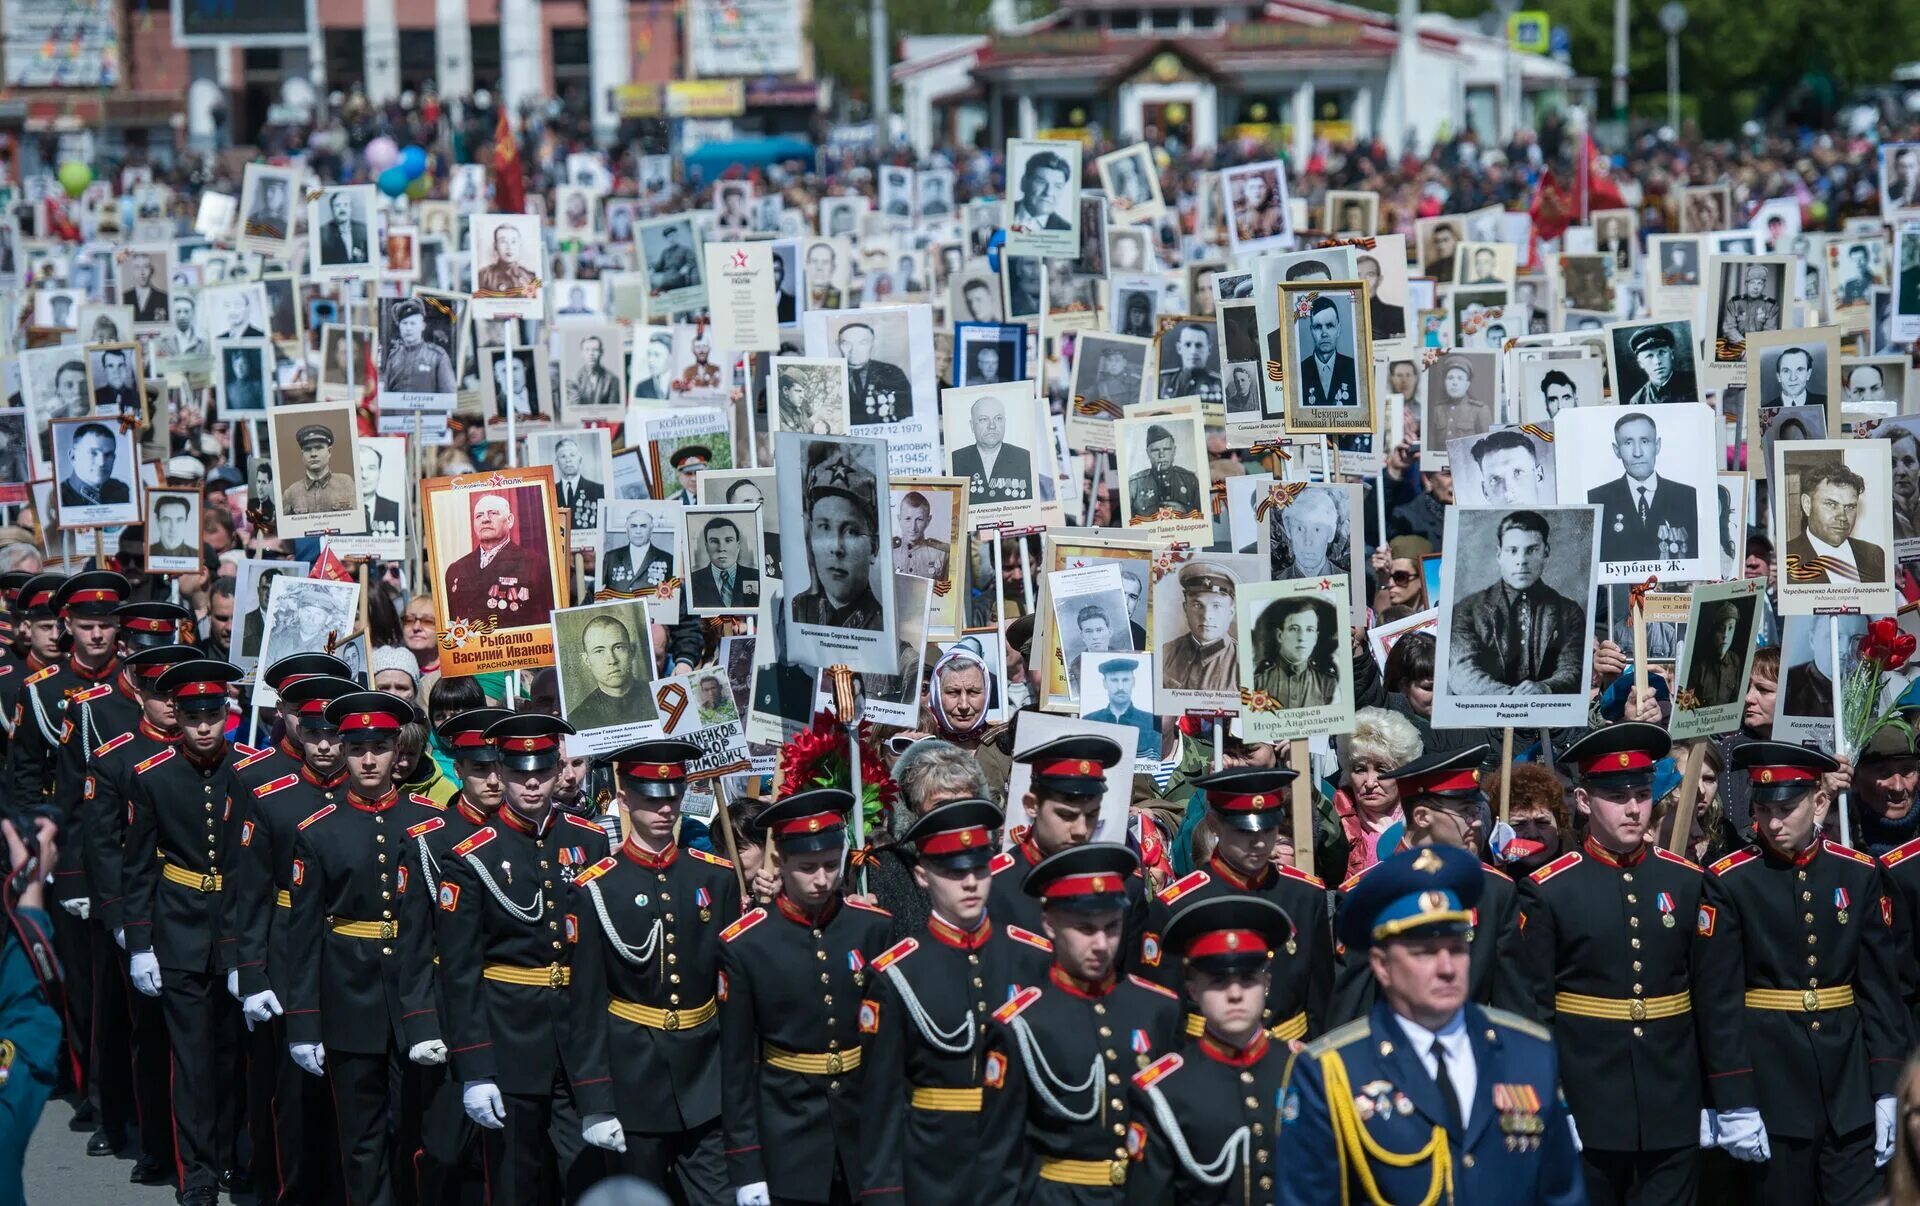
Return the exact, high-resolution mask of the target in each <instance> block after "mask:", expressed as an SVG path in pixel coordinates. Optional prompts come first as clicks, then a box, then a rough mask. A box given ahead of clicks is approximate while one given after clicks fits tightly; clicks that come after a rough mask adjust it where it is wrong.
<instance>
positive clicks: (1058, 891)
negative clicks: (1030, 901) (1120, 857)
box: [1040, 871, 1127, 900]
mask: <svg viewBox="0 0 1920 1206" xmlns="http://www.w3.org/2000/svg"><path fill="white" fill-rule="evenodd" d="M1126 890H1127V881H1126V879H1125V878H1124V877H1123V876H1119V875H1115V874H1114V873H1113V872H1111V871H1096V872H1094V873H1093V874H1091V875H1063V876H1061V877H1060V878H1059V879H1056V880H1054V881H1053V882H1052V883H1050V884H1048V885H1047V886H1046V887H1044V888H1042V889H1040V898H1041V899H1042V900H1065V899H1070V898H1072V897H1075V896H1099V895H1101V894H1102V893H1106V892H1124V891H1126Z"/></svg>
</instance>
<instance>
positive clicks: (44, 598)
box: [23, 590, 53, 607]
mask: <svg viewBox="0 0 1920 1206" xmlns="http://www.w3.org/2000/svg"><path fill="white" fill-rule="evenodd" d="M52 598H53V592H52V591H50V590H37V591H35V592H33V593H32V594H30V595H28V596H27V597H26V599H27V601H26V603H25V604H23V606H26V607H45V606H46V605H47V603H48V602H49V601H50V600H52Z"/></svg>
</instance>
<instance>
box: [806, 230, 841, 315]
mask: <svg viewBox="0 0 1920 1206" xmlns="http://www.w3.org/2000/svg"><path fill="white" fill-rule="evenodd" d="M834 258H835V257H834V254H833V244H832V243H828V242H826V241H825V240H822V241H820V242H818V243H814V244H812V245H810V246H809V247H808V248H807V308H808V309H811V310H838V309H839V308H840V290H839V289H837V288H835V287H834V284H833V265H834Z"/></svg>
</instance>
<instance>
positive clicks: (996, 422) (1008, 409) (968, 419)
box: [940, 381, 1047, 527]
mask: <svg viewBox="0 0 1920 1206" xmlns="http://www.w3.org/2000/svg"><path fill="white" fill-rule="evenodd" d="M940 410H941V414H942V417H943V418H944V420H945V423H946V442H945V446H946V460H947V473H948V475H950V476H952V477H959V478H965V479H966V481H967V511H968V516H969V523H971V524H972V525H973V526H974V527H979V526H981V525H983V524H994V523H1003V522H1004V523H1010V524H1012V525H1013V526H1015V527H1025V526H1027V525H1029V524H1034V523H1038V522H1040V504H1039V491H1038V489H1037V486H1036V482H1035V477H1034V461H1035V459H1036V456H1037V455H1038V453H1037V451H1036V450H1037V449H1038V448H1039V447H1040V444H1039V441H1041V440H1043V439H1045V438H1047V433H1046V430H1045V426H1044V422H1045V420H1044V417H1043V416H1044V413H1045V407H1044V404H1043V403H1042V402H1041V401H1040V400H1039V399H1038V398H1036V397H1035V396H1034V385H1033V383H1032V382H1031V381H1015V382H1011V383H1010V384H1007V385H974V386H968V387H966V388H964V389H949V390H942V391H941V392H940Z"/></svg>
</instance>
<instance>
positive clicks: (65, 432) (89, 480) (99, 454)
mask: <svg viewBox="0 0 1920 1206" xmlns="http://www.w3.org/2000/svg"><path fill="white" fill-rule="evenodd" d="M51 427H52V436H53V477H54V478H55V480H57V481H58V482H59V483H60V491H59V504H58V507H59V519H60V526H61V527H62V528H63V529H69V530H70V529H73V528H104V527H117V526H119V525H121V524H128V523H139V522H140V487H139V483H138V481H137V480H136V479H137V476H138V473H139V456H138V452H137V450H136V449H135V447H134V437H135V435H136V434H137V431H138V429H137V427H135V426H133V425H131V424H126V423H121V422H120V421H119V420H118V419H112V418H107V419H55V420H54V421H53V423H52V425H51Z"/></svg>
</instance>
